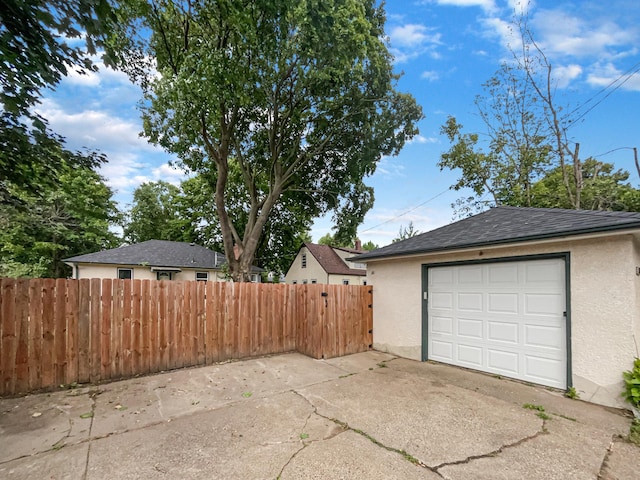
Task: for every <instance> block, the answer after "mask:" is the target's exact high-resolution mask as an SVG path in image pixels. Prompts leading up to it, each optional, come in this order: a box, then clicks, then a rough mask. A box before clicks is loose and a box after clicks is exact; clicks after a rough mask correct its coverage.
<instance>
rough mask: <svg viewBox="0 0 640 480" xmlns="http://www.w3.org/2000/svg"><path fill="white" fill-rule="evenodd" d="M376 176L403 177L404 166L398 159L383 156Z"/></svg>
mask: <svg viewBox="0 0 640 480" xmlns="http://www.w3.org/2000/svg"><path fill="white" fill-rule="evenodd" d="M375 175H384V176H386V177H396V178H397V177H403V176H404V165H402V164H401V163H399V161H398V159H397V157H387V156H383V157H382V158H381V159H380V161H379V162H378V166H377V167H376V173H375Z"/></svg>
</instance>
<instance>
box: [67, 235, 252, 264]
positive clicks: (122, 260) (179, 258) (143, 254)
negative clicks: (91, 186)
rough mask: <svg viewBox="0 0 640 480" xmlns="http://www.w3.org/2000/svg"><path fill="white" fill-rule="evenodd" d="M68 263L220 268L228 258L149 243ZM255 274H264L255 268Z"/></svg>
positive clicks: (194, 247) (174, 244)
mask: <svg viewBox="0 0 640 480" xmlns="http://www.w3.org/2000/svg"><path fill="white" fill-rule="evenodd" d="M64 261H65V262H74V263H104V264H112V265H147V266H149V267H173V268H207V269H215V268H220V267H221V266H222V265H223V264H225V263H226V261H227V259H226V258H225V256H224V255H223V254H222V253H217V252H214V251H213V250H209V249H208V248H205V247H201V246H200V245H195V244H193V243H186V242H169V241H166V240H147V241H146V242H142V243H136V244H134V245H126V246H123V247H118V248H112V249H111V250H103V251H101V252H95V253H88V254H86V255H78V256H76V257H71V258H66V259H65V260H64ZM251 270H252V271H256V272H258V271H262V269H261V268H258V267H252V268H251Z"/></svg>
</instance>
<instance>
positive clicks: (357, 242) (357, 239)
mask: <svg viewBox="0 0 640 480" xmlns="http://www.w3.org/2000/svg"><path fill="white" fill-rule="evenodd" d="M356 250H357V251H358V252H361V251H362V242H361V241H360V239H359V238H356Z"/></svg>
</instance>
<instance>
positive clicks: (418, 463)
mask: <svg viewBox="0 0 640 480" xmlns="http://www.w3.org/2000/svg"><path fill="white" fill-rule="evenodd" d="M291 392H292V393H295V394H296V395H298V396H299V397H301V398H303V399H304V400H305V401H306V402H307V403H308V404H309V405H311V407H312V408H313V413H315V414H316V415H318V416H319V417H321V418H324V419H326V420H328V421H330V422H333V423H335V424H336V425H339V426H340V427H342V431H339V432H337V433H336V434H335V435H332V436H331V437H330V438H334V437H336V436H338V435H340V434H341V433H344V432H347V431H351V432H354V433H356V434H358V435H360V436H362V437H364V438H366V439H367V440H369V441H370V442H371V443H373V444H374V445H376V446H377V447H380V448H383V449H385V450H387V451H389V452H393V453H397V454H399V455H401V456H402V458H404V459H405V460H407V461H408V462H409V463H412V464H413V465H416V466H418V467H421V468H424V469H426V470H430V471H431V472H433V473H435V474H436V475H438V476H439V477H441V478H444V477H442V475H441V474H440V473H439V472H437V471H436V470H434V469H433V468H432V467H430V466H429V465H427V464H426V463H424V462H423V461H421V460H420V459H418V458H416V457H414V456H413V455H411V454H410V453H407V452H406V451H405V450H401V449H398V448H394V447H390V446H388V445H385V444H384V443H382V442H380V441H379V440H377V439H376V438H374V437H373V436H371V435H369V434H368V433H366V432H364V431H363V430H360V429H357V428H353V427H351V426H349V424H348V423H347V422H343V421H342V420H338V419H337V418H332V417H327V416H326V415H323V414H321V413H319V412H318V407H317V406H316V405H314V404H313V402H312V401H311V400H310V399H308V398H307V397H305V396H304V395H303V394H301V393H300V392H297V391H295V390H291ZM307 421H308V420H307ZM322 440H329V438H327V439H322ZM298 453H299V451H298V452H296V453H295V454H294V455H293V456H292V457H291V458H290V459H289V461H288V462H287V465H288V464H289V463H290V462H291V460H293V458H294V457H295V456H296V455H297V454H298ZM287 465H285V467H286V466H287ZM283 471H284V467H283V469H282V470H281V471H280V475H282V472H283ZM278 478H280V477H278Z"/></svg>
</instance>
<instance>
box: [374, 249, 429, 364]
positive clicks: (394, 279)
mask: <svg viewBox="0 0 640 480" xmlns="http://www.w3.org/2000/svg"><path fill="white" fill-rule="evenodd" d="M422 263H423V262H422V261H421V260H420V259H414V258H411V259H398V260H392V261H378V262H371V263H370V264H368V266H367V267H368V268H367V278H368V280H369V284H370V285H373V348H375V349H376V350H380V351H383V352H389V353H393V354H395V355H399V356H401V357H405V358H411V359H413V360H420V359H421V352H422V337H421V335H422V302H421V300H420V299H421V295H422V293H421V292H422V286H421V282H422V281H421V275H422V273H421V265H422Z"/></svg>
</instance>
